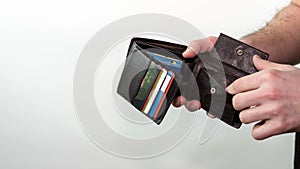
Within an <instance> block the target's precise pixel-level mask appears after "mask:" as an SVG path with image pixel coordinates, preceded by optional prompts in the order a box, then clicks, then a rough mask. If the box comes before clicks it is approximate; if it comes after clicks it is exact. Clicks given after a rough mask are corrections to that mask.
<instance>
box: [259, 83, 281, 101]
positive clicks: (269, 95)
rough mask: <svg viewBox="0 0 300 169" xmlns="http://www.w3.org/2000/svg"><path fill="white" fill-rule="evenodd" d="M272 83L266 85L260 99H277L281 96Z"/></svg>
mask: <svg viewBox="0 0 300 169" xmlns="http://www.w3.org/2000/svg"><path fill="white" fill-rule="evenodd" d="M274 85H275V84H274V83H273V84H270V85H266V88H267V89H266V91H265V92H262V93H261V99H267V100H277V99H279V98H280V97H281V94H280V91H279V90H278V89H277V88H276V87H275V86H274Z"/></svg>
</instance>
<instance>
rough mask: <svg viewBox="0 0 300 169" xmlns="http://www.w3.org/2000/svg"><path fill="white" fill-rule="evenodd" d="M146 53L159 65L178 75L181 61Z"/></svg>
mask: <svg viewBox="0 0 300 169" xmlns="http://www.w3.org/2000/svg"><path fill="white" fill-rule="evenodd" d="M147 53H148V54H149V55H150V56H151V57H152V58H153V59H155V60H157V61H159V62H160V63H162V64H164V65H166V66H167V67H168V68H169V69H171V70H173V71H174V72H177V73H179V72H180V69H181V67H182V61H180V60H177V59H174V58H170V57H167V56H163V55H160V54H157V53H153V52H149V51H147Z"/></svg>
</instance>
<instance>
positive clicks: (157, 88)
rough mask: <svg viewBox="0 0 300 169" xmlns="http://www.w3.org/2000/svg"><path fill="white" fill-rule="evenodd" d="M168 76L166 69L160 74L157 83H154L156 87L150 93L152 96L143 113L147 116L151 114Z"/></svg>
mask: <svg viewBox="0 0 300 169" xmlns="http://www.w3.org/2000/svg"><path fill="white" fill-rule="evenodd" d="M166 75H167V70H165V69H162V70H161V71H160V72H159V74H158V76H157V78H156V81H155V83H154V86H153V88H152V90H151V91H150V94H149V96H148V98H147V100H146V103H145V105H144V106H143V108H142V112H144V113H145V114H148V113H149V110H150V108H151V106H152V104H153V102H154V100H155V98H156V96H157V93H158V92H159V89H160V87H161V86H162V84H163V82H164V80H165V78H166Z"/></svg>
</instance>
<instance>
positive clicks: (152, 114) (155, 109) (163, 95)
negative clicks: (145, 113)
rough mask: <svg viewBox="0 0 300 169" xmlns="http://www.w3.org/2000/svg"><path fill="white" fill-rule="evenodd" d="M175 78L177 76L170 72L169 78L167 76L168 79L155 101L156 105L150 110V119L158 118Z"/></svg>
mask: <svg viewBox="0 0 300 169" xmlns="http://www.w3.org/2000/svg"><path fill="white" fill-rule="evenodd" d="M174 77H175V74H174V73H173V72H171V71H168V73H167V76H166V78H165V80H164V82H163V84H162V86H161V88H160V90H159V92H158V94H157V96H156V98H155V100H154V103H153V105H152V107H151V109H150V112H149V116H150V117H153V118H156V116H157V114H158V112H159V110H160V108H161V106H162V104H163V102H164V100H165V98H166V95H167V93H168V91H169V88H170V86H171V84H172V82H173V79H174Z"/></svg>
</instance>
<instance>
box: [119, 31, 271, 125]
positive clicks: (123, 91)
mask: <svg viewBox="0 0 300 169" xmlns="http://www.w3.org/2000/svg"><path fill="white" fill-rule="evenodd" d="M186 49H187V46H184V45H180V44H175V43H170V42H164V41H159V40H153V39H146V38H133V39H132V40H131V42H130V45H129V49H128V52H127V57H126V62H125V66H124V69H123V72H122V75H121V78H120V81H119V85H118V88H117V92H118V94H119V95H121V96H122V97H123V98H124V99H126V100H127V101H128V102H129V103H130V104H131V105H132V106H134V107H135V108H136V109H137V110H139V111H140V112H141V113H142V114H144V115H146V116H147V117H149V118H150V119H151V120H153V121H154V122H155V123H156V124H160V123H161V122H162V120H163V118H164V117H165V115H166V113H167V111H168V109H169V107H170V105H171V103H172V102H173V100H174V99H175V98H176V97H177V96H180V95H181V96H184V97H185V98H186V99H187V100H199V101H200V103H201V108H203V109H204V110H205V111H207V112H209V113H210V114H212V115H213V116H215V117H217V118H219V119H221V120H222V121H223V122H225V123H227V124H228V125H230V126H233V127H235V128H240V126H241V124H242V123H241V121H240V119H239V113H240V111H237V110H235V109H234V107H233V105H232V97H233V96H232V95H231V94H229V93H227V92H226V90H225V89H226V87H227V86H228V85H230V84H231V83H232V82H233V81H234V80H236V79H238V78H240V77H243V76H245V75H249V74H251V73H254V72H256V71H257V69H256V68H255V67H254V65H253V61H252V58H253V56H254V55H258V56H260V57H261V58H262V59H268V54H267V53H265V52H263V51H260V50H258V49H256V48H254V47H252V46H249V45H247V44H245V43H243V42H240V41H238V40H235V39H233V38H231V37H229V36H227V35H224V34H220V36H219V37H218V39H217V41H216V43H215V45H214V48H213V50H211V51H209V52H205V53H201V54H198V55H197V56H195V57H194V58H183V56H182V53H183V52H184V51H185V50H186Z"/></svg>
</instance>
